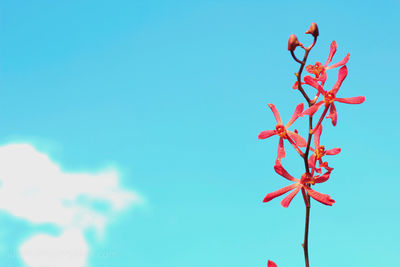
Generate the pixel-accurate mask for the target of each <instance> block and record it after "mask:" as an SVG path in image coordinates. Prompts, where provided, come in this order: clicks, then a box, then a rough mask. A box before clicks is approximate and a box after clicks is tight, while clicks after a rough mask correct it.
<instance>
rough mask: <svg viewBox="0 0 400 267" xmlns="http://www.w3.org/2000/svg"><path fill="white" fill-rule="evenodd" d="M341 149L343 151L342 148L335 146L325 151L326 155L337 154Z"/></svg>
mask: <svg viewBox="0 0 400 267" xmlns="http://www.w3.org/2000/svg"><path fill="white" fill-rule="evenodd" d="M340 151H342V150H341V149H340V148H338V147H335V148H332V149H329V150H327V151H325V155H336V154H339V153H340Z"/></svg>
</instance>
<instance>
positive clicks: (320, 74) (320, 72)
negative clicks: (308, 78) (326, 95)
mask: <svg viewBox="0 0 400 267" xmlns="http://www.w3.org/2000/svg"><path fill="white" fill-rule="evenodd" d="M336 49H337V44H336V42H335V41H333V42H332V43H331V49H330V51H329V56H328V59H327V60H326V62H325V64H324V65H322V63H321V62H316V63H315V65H308V66H307V67H306V71H307V72H308V73H311V74H314V75H315V78H316V79H317V81H319V82H322V85H324V84H325V81H326V71H327V70H329V69H334V68H337V67H340V66H343V65H345V64H346V63H347V62H348V61H349V59H350V54H347V55H346V56H345V57H344V58H343V59H342V60H341V61H339V62H338V63H335V64H332V65H330V66H328V65H329V63H331V62H332V58H333V56H334V55H335V53H336Z"/></svg>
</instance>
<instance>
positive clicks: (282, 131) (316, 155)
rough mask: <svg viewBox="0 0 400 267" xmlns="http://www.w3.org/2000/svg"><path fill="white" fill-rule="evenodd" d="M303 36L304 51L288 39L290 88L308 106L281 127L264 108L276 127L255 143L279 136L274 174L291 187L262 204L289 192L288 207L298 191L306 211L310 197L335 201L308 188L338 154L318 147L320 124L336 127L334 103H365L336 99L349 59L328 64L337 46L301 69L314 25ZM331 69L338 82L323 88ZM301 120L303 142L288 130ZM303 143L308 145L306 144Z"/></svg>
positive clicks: (327, 173) (299, 108)
mask: <svg viewBox="0 0 400 267" xmlns="http://www.w3.org/2000/svg"><path fill="white" fill-rule="evenodd" d="M306 33H307V34H311V35H312V36H313V37H314V42H313V43H312V44H311V45H310V46H309V47H304V45H303V44H302V43H300V42H299V40H298V39H297V37H296V36H295V35H294V34H292V35H291V36H290V37H289V42H288V50H289V51H290V53H291V55H292V57H293V58H294V60H295V61H296V62H298V63H299V64H300V70H299V72H297V73H296V74H295V75H296V78H297V80H296V82H295V83H294V85H293V87H292V88H293V89H295V90H298V91H300V92H301V93H302V94H303V96H304V98H305V100H306V102H307V104H308V107H307V108H306V109H305V110H304V104H303V103H300V104H298V105H297V106H296V108H295V111H294V113H293V115H292V117H291V118H290V120H289V121H288V123H286V124H285V125H284V124H283V123H282V119H281V116H280V114H279V112H278V110H277V109H276V107H275V106H274V105H273V104H268V107H269V108H270V109H271V111H272V113H273V115H274V117H275V120H276V126H275V129H272V130H266V131H262V132H261V133H260V134H259V135H258V138H259V139H267V138H269V137H272V136H274V135H277V136H279V143H278V152H277V157H276V160H275V166H274V170H275V172H276V173H277V174H279V175H280V176H282V177H284V178H286V179H287V180H289V181H291V182H293V183H292V184H291V185H288V186H285V187H283V188H281V189H279V190H276V191H274V192H271V193H268V194H267V195H266V196H265V198H264V202H269V201H271V200H272V199H274V198H276V197H279V196H281V195H284V194H286V193H288V192H290V193H289V194H288V195H287V196H286V197H284V198H283V199H282V201H281V205H282V206H283V207H284V208H287V207H289V204H290V202H291V201H292V199H293V198H294V197H295V196H296V195H297V194H298V193H299V192H300V191H301V193H302V195H303V199H304V203H305V205H306V207H307V208H308V209H309V208H310V197H311V198H313V199H314V200H316V201H318V202H320V203H322V204H325V205H328V206H332V205H333V203H335V201H334V200H333V199H332V198H331V197H330V196H329V195H327V194H322V193H319V192H317V191H315V190H313V189H312V186H315V185H316V184H319V183H324V182H326V181H327V180H328V179H329V177H330V176H331V173H332V171H333V168H332V167H330V166H329V164H328V162H327V161H326V160H325V156H330V155H337V154H338V153H340V151H341V149H340V148H332V149H325V146H324V145H321V143H320V138H321V134H322V132H323V131H322V129H323V127H322V122H323V121H324V119H325V118H327V119H330V120H331V123H332V125H333V126H336V124H337V110H336V104H337V103H338V102H339V103H345V104H361V103H363V102H364V101H365V97H364V96H357V97H349V98H340V97H337V95H338V92H339V89H340V88H341V86H342V84H343V81H344V80H345V79H346V77H347V74H348V69H347V66H346V64H347V62H348V61H349V59H350V54H347V55H346V56H345V57H344V58H343V59H342V60H340V61H339V62H337V63H334V64H331V62H332V59H333V57H334V55H335V53H336V49H337V44H336V42H335V41H333V42H332V43H331V46H330V51H329V55H328V59H327V60H326V61H325V64H322V63H321V62H316V63H315V64H314V65H308V66H305V64H306V60H307V57H308V54H309V52H310V50H311V49H312V48H313V46H314V45H315V43H316V40H317V37H318V35H319V31H318V26H317V24H315V23H312V24H311V27H310V29H309V30H308V31H306ZM297 47H300V48H302V49H304V51H305V53H304V58H303V60H299V59H298V58H297V57H296V55H295V54H294V51H295V49H296V48H297ZM304 67H305V70H306V71H307V72H308V73H309V74H308V75H306V76H305V77H304V78H303V79H301V74H302V71H303V69H304ZM335 68H340V69H339V71H338V78H337V80H336V82H335V83H334V85H333V87H332V88H327V86H326V85H325V83H326V81H327V78H328V71H329V70H332V69H335ZM304 86H309V87H310V90H312V91H314V92H315V93H314V94H313V97H309V95H308V94H307V93H306V92H305V90H304V88H303V87H304ZM315 89H316V90H315ZM321 107H323V108H321ZM320 109H321V110H322V112H321V115H320V116H319V119H318V121H317V123H316V124H315V125H314V126H313V125H312V124H313V123H312V122H313V118H314V116H315V115H316V114H317V111H318V110H320ZM328 111H329V113H328ZM327 114H328V115H327ZM304 116H307V117H308V124H309V132H308V137H307V138H303V137H302V136H301V135H300V134H299V132H298V131H297V130H294V131H290V130H289V127H290V126H291V125H292V124H293V123H294V122H295V121H296V120H297V119H298V118H300V117H304ZM306 139H307V140H308V141H306ZM312 139H314V140H313V141H314V142H313V145H314V147H312V145H311V142H312V141H311V140H312ZM286 141H287V142H289V143H290V145H291V146H292V147H293V148H294V149H295V151H296V152H297V154H299V156H300V157H301V158H302V159H303V161H304V165H305V172H304V173H303V174H302V175H301V176H299V177H300V178H294V177H293V176H292V175H290V174H289V173H288V172H287V171H286V169H285V168H284V167H283V165H282V160H283V159H284V158H285V156H286V153H285V147H284V143H285V142H286ZM322 173H323V174H322ZM307 216H308V215H307ZM306 224H307V225H306V227H308V218H307V219H306ZM306 241H307V240H305V242H306ZM304 245H307V244H303V247H304ZM307 253H308V251H307V249H306V248H305V254H307ZM307 264H308V254H307V255H306V266H308V265H307ZM268 266H276V264H275V263H273V262H272V261H268Z"/></svg>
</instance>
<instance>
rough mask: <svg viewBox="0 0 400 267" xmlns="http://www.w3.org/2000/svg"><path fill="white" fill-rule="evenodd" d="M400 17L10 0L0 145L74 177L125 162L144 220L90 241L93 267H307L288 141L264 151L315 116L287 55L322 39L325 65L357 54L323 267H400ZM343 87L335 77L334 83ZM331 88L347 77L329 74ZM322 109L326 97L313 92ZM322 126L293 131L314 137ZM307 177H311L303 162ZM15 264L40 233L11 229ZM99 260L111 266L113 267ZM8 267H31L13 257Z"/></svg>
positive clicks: (318, 224) (317, 253) (321, 233)
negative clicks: (304, 108)
mask: <svg viewBox="0 0 400 267" xmlns="http://www.w3.org/2000/svg"><path fill="white" fill-rule="evenodd" d="M399 11H400V2H399V1H365V0H364V1H335V2H329V1H309V2H301V1H282V2H279V3H278V2H277V1H252V0H247V1H173V0H168V1H156V0H151V1H128V0H114V1H99V0H96V1H94V0H85V1H78V0H70V1H49V0H48V1H39V0H38V1H9V0H5V1H1V3H0V40H1V41H0V125H1V127H0V129H1V134H0V141H1V143H7V142H9V141H15V140H21V141H29V142H31V143H32V144H35V145H36V146H37V147H38V148H39V149H41V150H42V151H46V152H47V153H49V154H50V155H51V157H52V158H54V159H56V160H57V161H59V162H61V163H62V164H63V166H65V167H66V168H68V169H70V170H80V169H82V168H85V169H91V168H93V169H96V168H98V167H99V166H102V165H104V164H108V163H109V162H112V163H114V164H116V165H118V166H119V167H120V168H121V169H122V170H123V177H122V183H123V184H124V186H125V187H126V188H130V189H132V190H136V191H138V192H139V193H140V194H141V195H142V196H143V197H144V198H145V199H146V204H145V205H144V206H142V207H140V208H137V209H133V210H131V211H129V212H128V213H125V214H124V215H122V216H121V217H120V218H119V219H118V220H116V221H115V223H113V224H112V225H111V226H109V227H108V228H107V232H106V238H105V241H104V242H100V243H99V242H97V241H96V240H95V238H92V237H90V233H88V235H89V236H88V238H89V239H90V240H92V241H91V250H92V252H93V253H92V255H90V257H89V264H88V266H96V267H97V266H99V267H100V266H107V267H108V266H121V267H124V266H127V267H130V266H134V267H135V266H137V267H225V266H226V267H228V266H229V267H243V266H252V267H255V266H266V261H267V259H272V260H274V261H275V262H277V264H278V266H279V267H285V266H290V267H292V266H303V264H304V263H303V261H304V260H303V251H302V248H301V247H300V244H301V242H302V238H303V231H304V213H305V212H304V210H305V208H304V204H303V203H302V199H301V197H300V196H297V197H296V198H295V199H294V200H293V202H292V204H291V206H290V207H289V208H288V209H284V208H282V207H281V206H280V205H279V202H280V200H278V199H276V200H274V201H272V202H271V203H268V204H263V203H262V199H263V197H264V196H265V194H266V193H268V192H271V191H273V190H276V189H278V188H281V187H283V186H286V185H288V184H289V183H288V182H287V181H286V180H284V179H282V178H281V177H280V176H278V175H277V174H275V173H274V171H273V168H272V166H273V162H274V158H275V156H276V147H277V142H278V140H277V138H276V137H274V138H271V139H268V140H266V141H260V140H258V139H257V135H258V133H259V132H260V131H262V130H267V129H272V128H273V127H274V125H275V120H274V118H273V116H272V113H271V112H270V110H268V109H267V106H266V104H267V103H274V104H275V105H276V106H277V108H278V110H279V111H280V112H281V115H282V117H283V120H288V119H289V117H290V115H291V114H292V112H293V110H294V107H295V105H296V104H298V103H299V102H300V101H303V99H302V97H301V95H300V94H299V93H298V92H296V91H294V90H292V89H291V85H292V84H293V81H294V75H293V73H294V72H295V71H297V69H298V64H297V63H295V62H294V61H293V60H292V59H291V57H290V54H289V53H288V51H287V39H288V37H289V35H290V34H292V33H295V34H296V35H297V36H298V37H299V39H300V41H302V42H304V43H306V44H309V43H310V41H311V37H310V36H306V35H303V33H304V31H305V30H307V29H308V27H309V25H310V23H311V22H317V23H318V25H319V29H320V38H319V40H318V43H317V45H316V47H315V49H313V51H312V52H311V54H310V61H309V62H310V63H314V62H315V61H317V60H318V61H322V62H325V60H326V58H327V55H328V52H329V45H330V42H331V41H332V40H336V41H337V43H338V52H337V54H336V56H335V58H334V60H333V62H337V61H339V60H340V59H342V58H343V57H344V56H345V55H346V53H348V52H349V53H350V54H351V57H350V61H349V63H348V68H349V75H348V77H347V79H346V81H345V82H344V83H343V86H342V88H341V89H340V91H339V94H338V96H340V97H351V96H358V95H365V96H366V98H367V100H366V102H365V103H364V104H363V105H345V104H338V105H337V107H338V116H339V117H338V125H337V127H335V128H333V127H332V126H331V125H329V124H325V125H326V126H325V128H324V129H325V130H326V131H325V133H326V135H323V136H322V142H323V143H324V144H325V145H326V146H327V147H328V148H332V147H335V146H339V147H341V148H342V153H341V154H339V155H338V156H335V157H331V159H330V160H329V162H330V164H331V165H332V166H333V167H335V171H334V173H333V174H332V176H331V180H329V182H327V183H325V184H323V185H321V186H318V189H317V190H319V191H321V192H323V193H329V194H330V195H331V196H332V197H333V198H334V199H335V200H336V204H335V205H334V206H333V207H327V206H323V205H320V204H319V203H316V202H313V203H312V204H313V206H312V209H311V224H310V258H311V265H312V266H324V267H333V266H335V267H337V266H364V267H367V266H371V267H375V266H387V267H389V266H400V263H399V258H398V253H399V251H400V243H399V238H400V230H399V225H400V211H399V187H400V180H399V178H400V177H399V173H398V165H399V162H400V161H399V160H400V157H399V154H398V151H399V149H400V145H399V143H398V137H399V128H400V127H399V103H398V101H399V98H400V93H399V90H400V88H399V81H398V77H399V73H398V70H399V67H398V64H399V49H400V35H399V26H400V24H399V20H398V13H399ZM329 74H330V75H329ZM328 75H329V76H328V79H329V82H328V85H329V86H330V85H331V84H332V83H333V82H334V80H336V75H337V72H336V70H333V71H331V72H329V73H328ZM309 92H313V91H312V90H311V89H310V91H309ZM306 124H307V121H306V120H305V119H303V120H300V121H298V122H297V123H296V125H295V126H296V127H297V128H298V129H299V131H300V132H302V133H304V132H305V131H304V130H305V129H306ZM284 166H286V167H287V168H288V169H289V170H290V171H289V172H290V173H292V174H293V175H294V176H296V175H301V173H302V170H303V166H302V161H301V159H300V158H299V157H297V156H296V154H294V153H293V151H292V149H290V147H288V155H287V158H286V159H285V160H284ZM0 226H1V227H2V228H3V229H7V234H6V235H5V236H3V237H2V238H3V239H2V240H3V241H2V242H6V244H7V246H8V247H9V248H10V250H12V249H14V248H16V245H17V243H18V242H19V241H20V240H22V239H24V238H26V236H28V235H29V233H30V231H31V226H29V225H27V224H26V223H24V222H22V221H19V220H17V219H13V218H11V217H7V216H3V215H2V216H1V223H0ZM96 251H111V252H112V253H111V254H110V255H108V256H99V254H98V253H97V254H96ZM0 262H1V265H2V266H22V263H21V261H20V260H19V259H18V258H15V257H8V256H7V255H0Z"/></svg>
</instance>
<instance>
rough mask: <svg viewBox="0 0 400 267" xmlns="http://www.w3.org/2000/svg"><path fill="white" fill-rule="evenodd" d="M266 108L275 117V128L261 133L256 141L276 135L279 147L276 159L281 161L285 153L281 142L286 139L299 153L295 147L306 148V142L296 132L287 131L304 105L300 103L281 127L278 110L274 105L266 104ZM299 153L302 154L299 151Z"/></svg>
mask: <svg viewBox="0 0 400 267" xmlns="http://www.w3.org/2000/svg"><path fill="white" fill-rule="evenodd" d="M268 107H269V108H270V109H271V110H272V113H273V114H274V116H275V120H276V123H277V124H276V126H275V130H267V131H262V132H261V133H260V134H259V135H258V139H266V138H268V137H271V136H273V135H278V136H279V137H280V138H279V145H278V155H277V159H282V158H284V157H285V156H286V153H285V148H284V146H283V140H284V139H287V140H288V141H289V142H290V143H291V144H292V145H293V146H294V147H295V149H296V150H297V151H298V152H299V149H298V148H297V146H300V147H305V146H307V142H306V140H305V139H304V138H303V137H301V136H300V135H299V134H297V133H296V132H291V131H289V130H288V128H289V126H290V125H292V124H293V122H294V121H296V119H297V118H298V117H299V116H300V114H301V113H302V111H303V108H304V104H303V103H301V104H299V105H297V107H296V109H295V111H294V113H293V115H292V118H291V119H290V120H289V122H288V123H287V124H286V125H283V123H282V119H281V116H280V115H279V112H278V110H277V109H276V107H275V106H274V104H268ZM300 153H302V152H301V151H300Z"/></svg>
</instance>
